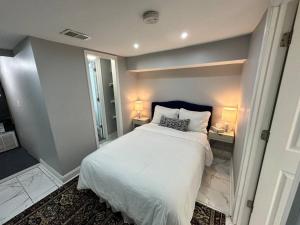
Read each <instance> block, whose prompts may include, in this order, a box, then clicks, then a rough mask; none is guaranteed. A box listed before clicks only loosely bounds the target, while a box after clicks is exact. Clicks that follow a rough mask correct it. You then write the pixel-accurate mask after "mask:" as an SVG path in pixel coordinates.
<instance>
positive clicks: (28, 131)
mask: <svg viewBox="0 0 300 225" xmlns="http://www.w3.org/2000/svg"><path fill="white" fill-rule="evenodd" d="M0 69H1V72H0V73H1V82H2V85H3V88H4V90H5V93H6V97H7V101H8V104H9V107H10V111H11V114H12V116H13V119H14V122H15V126H16V131H17V133H18V135H19V140H20V144H21V145H22V146H23V147H24V148H25V149H27V150H28V151H29V153H30V154H32V155H33V156H34V157H35V158H36V159H38V160H39V159H40V158H42V159H43V160H44V161H46V163H48V164H49V165H50V166H51V167H53V168H55V169H57V170H58V171H59V172H62V170H60V167H59V163H58V156H57V153H56V147H55V144H54V139H53V135H52V132H51V126H50V123H49V119H48V113H47V109H46V105H45V102H44V95H43V93H42V89H41V85H40V80H39V77H38V73H37V69H36V64H35V61H34V55H33V52H32V48H31V44H30V42H29V40H28V39H27V40H25V41H23V42H22V43H20V44H19V46H18V47H17V49H16V56H15V57H14V58H11V57H1V65H0Z"/></svg>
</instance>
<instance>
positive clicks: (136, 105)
mask: <svg viewBox="0 0 300 225" xmlns="http://www.w3.org/2000/svg"><path fill="white" fill-rule="evenodd" d="M143 108H144V104H143V101H135V103H134V109H135V110H136V111H142V110H143Z"/></svg>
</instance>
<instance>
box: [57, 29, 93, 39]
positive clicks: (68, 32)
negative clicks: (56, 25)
mask: <svg viewBox="0 0 300 225" xmlns="http://www.w3.org/2000/svg"><path fill="white" fill-rule="evenodd" d="M60 34H63V35H66V36H69V37H72V38H77V39H80V40H88V39H90V37H89V36H88V35H87V34H84V33H81V32H79V31H75V30H71V29H65V30H63V31H61V32H60Z"/></svg>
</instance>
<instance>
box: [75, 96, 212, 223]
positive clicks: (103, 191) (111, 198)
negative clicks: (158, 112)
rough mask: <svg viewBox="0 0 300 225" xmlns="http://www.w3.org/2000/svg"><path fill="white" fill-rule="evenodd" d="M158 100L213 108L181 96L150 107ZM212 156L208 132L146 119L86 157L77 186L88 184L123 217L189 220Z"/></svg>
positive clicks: (129, 219) (152, 220)
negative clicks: (163, 125) (130, 130)
mask: <svg viewBox="0 0 300 225" xmlns="http://www.w3.org/2000/svg"><path fill="white" fill-rule="evenodd" d="M156 105H161V106H165V107H169V108H181V107H184V108H186V109H188V110H193V111H210V112H212V107H210V106H201V105H195V104H191V103H187V102H181V101H171V102H154V103H152V109H154V107H155V106H156ZM152 113H153V110H152ZM209 126H210V122H209V125H208V128H209ZM211 162H212V153H211V149H210V146H209V143H208V140H207V135H206V134H204V133H200V132H182V131H177V130H174V129H170V128H167V127H162V126H159V125H157V124H153V123H149V124H146V125H143V126H141V127H138V128H136V129H135V130H134V131H132V132H130V133H128V134H126V135H124V136H122V137H120V138H118V139H116V140H115V141H113V142H111V143H109V144H107V145H105V146H104V147H103V148H101V149H99V150H97V151H95V152H93V153H91V154H90V155H88V156H87V157H86V158H84V159H83V161H82V163H81V169H80V176H79V181H78V189H91V190H92V191H93V192H95V193H96V194H97V195H98V196H99V197H100V200H102V201H105V202H107V203H108V205H109V206H111V207H112V209H113V210H116V211H120V212H121V213H122V215H123V218H124V220H125V221H126V222H130V223H133V222H134V223H135V224H137V225H188V224H190V221H191V219H192V216H193V211H194V207H195V200H196V197H197V193H198V190H199V188H200V184H201V179H202V174H203V171H204V167H205V165H207V166H208V165H210V164H211Z"/></svg>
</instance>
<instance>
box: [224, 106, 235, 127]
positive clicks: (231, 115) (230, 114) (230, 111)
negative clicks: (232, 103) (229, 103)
mask: <svg viewBox="0 0 300 225" xmlns="http://www.w3.org/2000/svg"><path fill="white" fill-rule="evenodd" d="M236 113H237V109H236V108H231V107H224V108H223V111H222V121H224V122H227V123H235V121H236Z"/></svg>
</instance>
